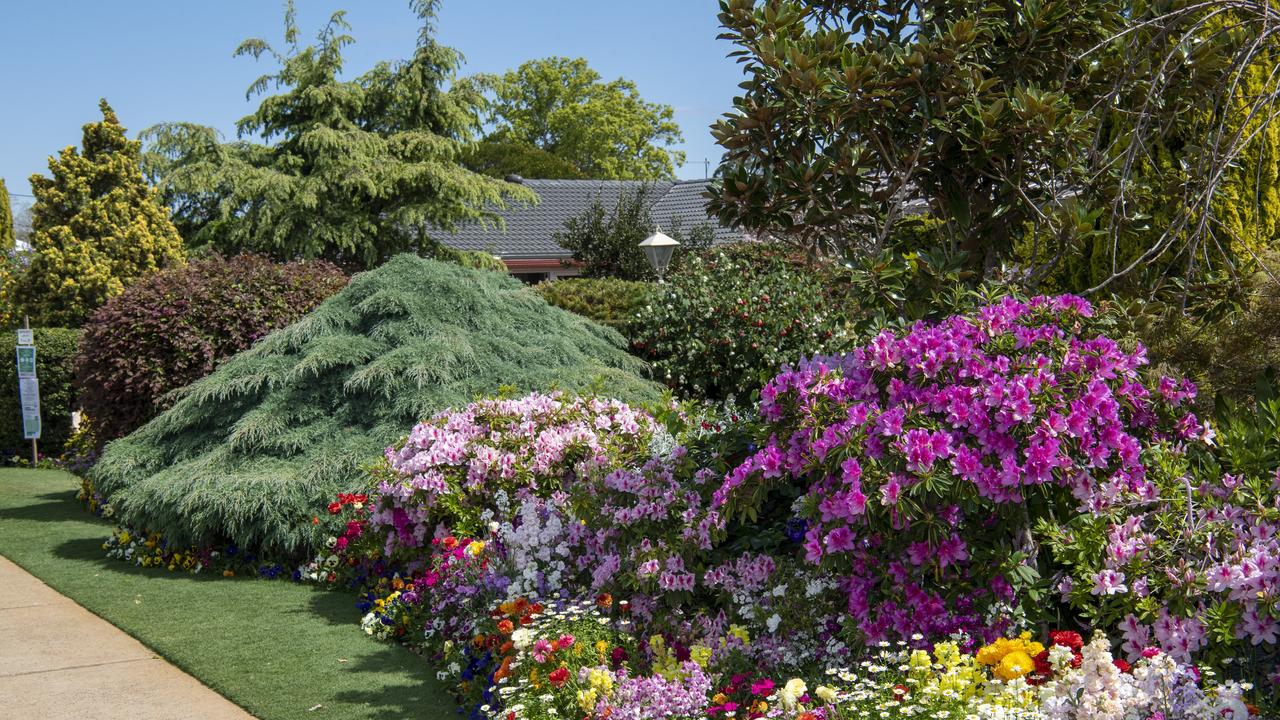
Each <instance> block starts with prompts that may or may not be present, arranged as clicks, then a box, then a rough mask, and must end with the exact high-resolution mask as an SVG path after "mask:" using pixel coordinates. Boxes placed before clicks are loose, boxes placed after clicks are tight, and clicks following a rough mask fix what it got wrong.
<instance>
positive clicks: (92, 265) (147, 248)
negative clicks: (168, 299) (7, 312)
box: [14, 100, 184, 327]
mask: <svg viewBox="0 0 1280 720" xmlns="http://www.w3.org/2000/svg"><path fill="white" fill-rule="evenodd" d="M99 107H100V108H101V110H102V121H101V122H93V123H89V124H87V125H85V126H84V138H83V141H82V143H81V144H82V146H83V150H81V151H77V150H76V148H75V147H67V148H66V149H64V150H63V151H62V152H61V153H59V154H58V157H56V158H53V157H51V158H49V174H50V177H44V176H42V175H33V176H31V188H32V192H33V193H34V194H35V199H36V200H35V204H34V206H33V207H32V217H31V229H32V233H31V246H32V247H31V250H32V254H31V265H30V267H29V268H28V269H27V270H26V272H24V273H22V275H21V276H20V277H18V278H17V282H16V287H15V288H14V291H15V296H16V297H15V300H16V304H17V306H18V307H19V308H21V310H22V311H23V312H25V313H27V314H29V315H30V316H31V320H32V322H33V323H38V324H42V325H46V326H65V327H76V326H79V325H80V324H81V323H82V322H83V321H84V319H85V317H86V316H87V315H88V314H89V313H90V312H91V311H93V310H94V309H95V308H97V307H99V306H101V305H102V304H103V303H105V302H106V301H107V299H108V298H110V297H112V296H114V295H117V294H119V293H120V291H121V290H123V289H124V287H125V285H127V284H128V283H129V282H131V281H132V280H135V279H137V278H139V277H141V276H143V275H145V274H147V273H150V272H154V271H156V270H158V269H160V268H162V267H165V266H168V265H172V264H175V263H180V262H183V261H184V250H183V246H182V238H181V237H180V236H179V235H178V231H177V229H175V228H174V226H173V223H172V222H170V221H169V214H168V211H167V210H165V209H164V208H163V207H162V206H161V205H160V203H159V201H158V200H159V198H158V195H157V193H156V191H155V190H154V189H153V188H151V187H149V186H148V185H147V183H146V181H144V180H143V177H142V170H141V169H140V167H139V165H138V159H139V155H140V153H141V143H140V142H138V141H136V140H129V139H128V138H127V137H126V136H125V129H124V128H123V127H121V125H120V121H119V119H117V117H116V114H115V111H113V110H112V109H111V106H110V105H108V104H107V101H106V100H103V101H102V102H101V104H100V105H99Z"/></svg>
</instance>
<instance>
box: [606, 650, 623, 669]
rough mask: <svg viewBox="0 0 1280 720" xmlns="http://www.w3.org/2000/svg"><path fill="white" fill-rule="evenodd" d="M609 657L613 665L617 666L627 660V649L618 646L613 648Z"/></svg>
mask: <svg viewBox="0 0 1280 720" xmlns="http://www.w3.org/2000/svg"><path fill="white" fill-rule="evenodd" d="M609 659H610V660H612V661H613V666H614V667H615V668H616V667H618V666H619V665H621V664H622V663H624V662H626V661H627V651H626V650H623V649H622V648H620V647H616V648H614V649H613V652H612V653H610V654H609Z"/></svg>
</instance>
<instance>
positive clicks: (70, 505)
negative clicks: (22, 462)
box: [0, 490, 96, 523]
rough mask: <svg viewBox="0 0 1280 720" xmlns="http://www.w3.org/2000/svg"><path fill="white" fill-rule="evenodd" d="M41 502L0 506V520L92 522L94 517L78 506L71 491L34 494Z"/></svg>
mask: <svg viewBox="0 0 1280 720" xmlns="http://www.w3.org/2000/svg"><path fill="white" fill-rule="evenodd" d="M35 499H36V500H41V501H43V502H38V503H30V504H27V505H18V506H16V507H4V508H0V520H35V521H38V522H73V521H74V522H85V523H89V522H93V521H95V520H96V518H95V517H94V516H93V515H90V514H89V513H88V511H86V510H84V509H83V508H81V507H80V505H79V503H77V502H76V494H75V492H73V491H66V490H62V491H58V492H48V493H43V494H41V495H36V496H35Z"/></svg>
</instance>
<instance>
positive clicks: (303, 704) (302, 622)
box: [0, 469, 457, 720]
mask: <svg viewBox="0 0 1280 720" xmlns="http://www.w3.org/2000/svg"><path fill="white" fill-rule="evenodd" d="M77 487H78V483H77V482H76V480H75V479H74V478H73V477H72V476H70V475H67V474H65V473H61V472H56V471H50V470H16V469H4V470H0V555H4V556H5V557H7V558H9V559H10V560H12V561H13V562H15V563H17V564H18V565H21V566H22V567H23V568H26V570H27V571H28V572H30V573H32V574H33V575H35V576H37V577H39V578H40V579H41V580H43V581H44V582H45V583H47V584H48V585H50V586H51V587H53V588H54V589H56V590H57V591H59V592H61V593H63V594H64V595H67V596H68V597H70V598H71V599H73V600H75V601H76V602H77V603H79V604H80V605H82V606H84V607H85V608H87V609H88V610H89V611H90V612H93V613H95V614H97V615H99V616H101V617H102V618H104V619H106V620H107V621H109V622H110V623H112V624H113V625H115V626H117V627H119V628H121V629H122V630H124V631H125V632H127V633H129V634H130V635H132V636H133V637H135V638H137V639H138V640H140V641H142V643H143V644H145V645H146V646H147V647H149V648H151V649H152V650H154V651H155V652H157V653H159V654H160V655H163V656H164V657H165V658H168V659H169V661H170V662H172V663H173V664H174V665H177V666H178V667H180V668H182V669H183V670H185V671H187V672H188V673H190V674H191V675H193V676H195V677H196V678H199V679H200V681H201V682H203V683H205V684H206V685H208V686H209V687H211V688H213V689H214V690H217V691H218V692H219V693H221V694H222V695H224V696H226V697H227V698H229V699H230V700H231V701H233V702H235V703H236V704H238V705H240V706H241V707H243V708H245V709H246V710H248V711H249V712H250V713H252V714H253V715H255V716H257V717H259V718H262V719H263V720H286V719H291V718H324V717H329V718H344V719H345V718H380V719H383V720H385V719H389V718H408V717H413V718H426V719H427V720H434V719H435V718H441V719H443V718H453V717H456V712H457V711H456V710H455V708H454V706H453V703H452V702H451V701H450V699H449V697H448V695H446V694H445V693H444V692H443V691H442V689H441V688H440V686H439V685H438V684H436V683H435V681H434V679H433V675H434V672H433V671H432V669H431V668H430V667H428V666H427V665H426V664H425V663H424V662H423V661H422V660H421V659H419V658H417V657H416V656H414V655H412V654H411V653H409V652H407V651H406V650H404V649H403V648H401V647H399V646H397V645H391V644H383V643H379V642H378V641H376V640H373V639H372V638H369V637H368V636H366V635H365V634H364V633H363V632H362V631H361V630H360V627H359V623H358V616H357V611H356V609H355V607H354V605H353V598H352V596H351V595H350V594H349V593H344V592H338V591H324V590H317V589H313V588H311V587H307V586H303V585H297V584H294V583H291V582H288V581H280V580H276V581H270V580H256V579H251V578H223V577H221V576H218V577H210V576H204V575H189V574H182V573H169V572H167V571H164V570H154V569H146V570H144V569H142V568H138V567H134V566H133V565H130V564H128V563H125V562H122V561H119V560H108V559H107V558H105V557H103V553H102V547H101V546H102V542H103V540H105V539H106V538H108V537H110V535H111V526H110V525H109V524H108V523H106V522H103V521H101V520H98V519H97V518H94V517H92V516H90V515H89V514H88V513H86V512H85V511H84V510H82V509H81V508H80V506H79V505H78V504H77V503H76V501H75V493H76V490H77ZM317 705H319V706H321V707H319V708H317V709H315V710H311V708H314V707H315V706H317Z"/></svg>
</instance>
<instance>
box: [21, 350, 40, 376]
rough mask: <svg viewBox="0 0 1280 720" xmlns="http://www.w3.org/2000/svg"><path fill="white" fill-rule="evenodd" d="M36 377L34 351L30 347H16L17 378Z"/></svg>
mask: <svg viewBox="0 0 1280 720" xmlns="http://www.w3.org/2000/svg"><path fill="white" fill-rule="evenodd" d="M35 376H36V349H35V348H34V347H32V346H30V345H19V346H18V377H19V378H33V377H35Z"/></svg>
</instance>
